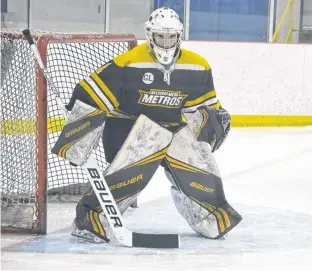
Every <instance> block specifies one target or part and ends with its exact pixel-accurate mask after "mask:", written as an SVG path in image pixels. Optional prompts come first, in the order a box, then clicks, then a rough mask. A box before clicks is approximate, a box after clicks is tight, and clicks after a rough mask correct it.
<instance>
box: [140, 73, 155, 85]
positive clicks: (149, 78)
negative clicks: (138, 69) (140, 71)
mask: <svg viewBox="0 0 312 271" xmlns="http://www.w3.org/2000/svg"><path fill="white" fill-rule="evenodd" d="M142 81H143V82H144V83H145V84H147V85H149V84H151V83H153V82H154V75H153V74H152V73H150V72H147V73H145V74H144V75H143V78H142Z"/></svg>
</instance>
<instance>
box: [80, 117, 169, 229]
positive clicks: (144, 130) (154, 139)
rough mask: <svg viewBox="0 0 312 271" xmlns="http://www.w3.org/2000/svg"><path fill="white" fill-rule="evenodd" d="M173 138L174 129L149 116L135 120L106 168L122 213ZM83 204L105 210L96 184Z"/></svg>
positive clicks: (106, 177) (84, 198) (86, 195)
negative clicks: (99, 199) (169, 129)
mask: <svg viewBox="0 0 312 271" xmlns="http://www.w3.org/2000/svg"><path fill="white" fill-rule="evenodd" d="M171 140H172V133H171V132H170V131H168V130H166V129H165V128H163V127H161V126H159V125H158V124H156V123H155V122H153V121H152V120H150V119H148V118H146V117H145V118H143V119H142V118H140V121H139V122H138V121H137V122H136V123H135V124H134V126H133V127H132V129H131V131H130V134H129V135H128V137H127V139H126V141H125V142H124V144H123V146H122V147H121V149H120V150H119V152H118V153H117V155H116V157H115V159H114V160H113V162H112V163H111V164H110V166H109V167H108V168H107V170H106V171H105V172H104V178H105V180H106V182H107V184H108V186H109V188H110V191H111V193H112V195H113V197H114V199H115V201H116V203H117V206H118V208H119V210H120V212H121V213H123V212H125V211H126V210H127V209H128V207H129V206H130V205H131V204H132V203H133V202H134V201H135V200H136V198H137V197H138V195H139V194H140V192H141V191H142V190H143V189H144V188H145V187H146V185H147V184H148V183H149V181H150V180H151V178H152V177H153V175H154V173H155V171H156V170H157V168H158V166H159V165H160V163H161V162H162V160H163V159H164V158H165V156H166V154H167V151H168V147H169V144H170V142H171ZM78 206H79V204H78ZM80 206H82V207H88V208H89V209H92V210H94V211H96V212H98V213H101V212H102V208H101V206H100V203H99V201H98V199H97V197H96V195H95V193H94V191H93V189H92V188H91V189H90V190H89V191H88V192H87V193H86V194H85V195H84V197H83V198H82V199H81V201H80ZM82 207H81V208H82ZM77 208H78V207H77ZM77 213H78V211H77ZM101 216H102V218H101ZM100 218H101V221H102V224H104V227H105V224H106V222H105V217H104V216H103V215H100ZM108 228H109V227H108Z"/></svg>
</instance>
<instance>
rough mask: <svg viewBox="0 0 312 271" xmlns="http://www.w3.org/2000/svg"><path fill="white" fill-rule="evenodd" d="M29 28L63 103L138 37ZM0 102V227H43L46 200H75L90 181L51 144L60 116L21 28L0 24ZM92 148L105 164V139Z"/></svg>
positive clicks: (38, 230)
mask: <svg viewBox="0 0 312 271" xmlns="http://www.w3.org/2000/svg"><path fill="white" fill-rule="evenodd" d="M32 35H33V37H34V40H35V42H36V44H37V47H38V49H39V52H40V55H41V58H42V59H43V61H44V63H45V64H46V66H47V69H48V72H49V73H50V75H51V77H52V80H53V82H54V84H55V85H56V87H57V89H58V91H59V93H60V97H61V99H62V101H63V102H64V103H65V104H66V103H68V101H69V99H70V97H71V94H72V91H73V89H74V87H75V85H76V84H77V83H78V81H79V80H80V79H82V78H84V77H86V76H88V75H89V74H90V73H91V72H92V71H94V70H96V69H97V68H99V67H100V66H102V65H103V64H104V63H106V62H107V61H109V60H111V59H112V58H114V57H115V56H117V55H119V54H121V53H123V52H125V51H128V50H129V49H131V48H132V47H134V46H135V45H136V44H137V41H136V39H135V36H134V35H112V34H77V33H75V34H73V33H67V34H64V33H62V34H60V33H43V32H34V31H32ZM0 102H1V112H0V122H1V123H0V124H1V134H0V139H1V146H0V147H1V165H0V174H1V229H2V231H3V230H4V229H6V231H8V230H13V229H15V230H17V231H21V230H25V231H29V232H32V233H45V232H46V230H47V229H46V228H47V225H46V221H47V203H49V202H51V201H59V202H60V201H61V202H68V201H77V200H79V199H80V198H81V196H82V195H83V194H84V193H85V191H86V190H87V189H88V187H89V184H88V179H87V176H86V175H85V173H84V172H83V171H82V170H81V168H80V167H74V166H71V165H70V164H69V163H68V162H67V161H64V160H63V159H61V158H59V157H57V156H56V155H54V154H52V153H51V151H50V150H51V148H52V147H53V146H54V144H55V142H56V140H57V138H58V135H59V134H60V131H61V129H62V127H63V125H64V119H63V116H62V114H61V111H60V109H59V108H58V105H57V103H56V100H55V97H54V96H53V93H52V91H50V89H49V86H47V85H46V82H45V79H44V77H43V74H42V72H41V71H40V69H39V68H38V67H37V65H36V62H35V60H34V58H33V56H32V53H31V50H30V47H29V45H28V44H27V42H26V41H25V40H24V39H23V35H21V31H16V30H8V29H2V30H1V96H0ZM94 152H95V155H96V157H97V161H98V164H99V166H100V168H101V169H102V170H105V169H106V167H107V166H108V164H107V162H106V161H105V153H104V149H103V145H102V142H100V145H99V147H98V148H97V149H96V150H95V151H94Z"/></svg>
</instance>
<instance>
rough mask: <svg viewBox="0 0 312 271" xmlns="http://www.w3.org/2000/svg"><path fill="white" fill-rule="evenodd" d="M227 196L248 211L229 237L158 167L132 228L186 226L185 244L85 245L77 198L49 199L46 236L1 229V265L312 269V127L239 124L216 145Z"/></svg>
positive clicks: (175, 229) (178, 229)
mask: <svg viewBox="0 0 312 271" xmlns="http://www.w3.org/2000/svg"><path fill="white" fill-rule="evenodd" d="M215 155H216V159H217V162H218V164H219V167H220V170H221V173H222V177H223V184H224V190H225V195H226V197H227V199H228V201H229V203H230V204H231V205H232V206H233V207H234V208H235V209H236V210H237V211H238V212H239V213H241V215H242V216H243V221H242V222H241V223H240V224H239V225H238V226H237V227H236V228H235V229H233V230H232V231H231V232H230V233H229V234H228V236H227V238H226V240H207V239H204V238H202V237H199V236H198V235H196V234H195V233H194V232H193V231H192V230H191V229H190V227H189V226H188V224H187V223H186V222H185V221H184V220H183V219H182V218H181V217H180V215H179V214H178V213H177V211H176V210H175V207H174V204H173V202H172V200H171V197H170V192H169V188H170V186H169V183H168V181H167V180H166V179H165V177H164V174H163V172H162V169H160V170H158V171H157V172H156V174H155V176H154V178H153V179H152V181H151V182H150V184H149V185H148V187H147V188H146V190H145V191H144V192H143V193H142V194H141V195H140V197H139V208H138V209H130V210H129V211H128V212H127V213H126V214H125V215H126V221H127V222H128V225H129V228H130V229H133V230H136V231H141V232H166V233H179V234H180V235H181V241H182V246H181V248H179V249H171V250H168V249H167V250H166V249H142V248H125V247H122V246H120V245H119V244H117V243H116V242H114V241H113V242H112V243H110V244H102V245H95V244H86V243H83V242H79V241H77V240H76V239H74V238H73V237H71V236H70V228H69V227H70V224H71V222H72V218H73V216H74V208H75V205H74V204H54V205H50V206H49V220H48V226H49V228H48V230H49V234H47V235H46V236H23V235H18V236H16V235H15V236H14V235H4V234H3V235H2V236H1V247H2V255H1V264H2V270H8V269H11V270H12V269H14V270H16V269H18V270H92V271H93V270H105V271H106V270H109V271H111V270H127V271H128V270H196V271H197V270H312V197H311V194H312V127H304V128H246V129H238V128H237V129H232V131H231V134H230V135H229V137H228V139H227V141H226V143H225V144H224V146H222V148H221V149H220V150H219V151H217V152H216V154H215Z"/></svg>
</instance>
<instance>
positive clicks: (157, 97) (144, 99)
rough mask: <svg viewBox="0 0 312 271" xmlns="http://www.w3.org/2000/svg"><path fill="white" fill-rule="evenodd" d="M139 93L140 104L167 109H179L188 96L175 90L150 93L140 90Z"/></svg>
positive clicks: (153, 90)
mask: <svg viewBox="0 0 312 271" xmlns="http://www.w3.org/2000/svg"><path fill="white" fill-rule="evenodd" d="M139 92H140V98H139V101H138V103H139V104H143V105H147V106H160V107H167V108H179V107H180V106H181V105H182V103H183V100H184V99H185V98H186V97H187V96H188V95H185V94H181V91H174V90H161V89H151V90H150V91H143V90H139Z"/></svg>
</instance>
